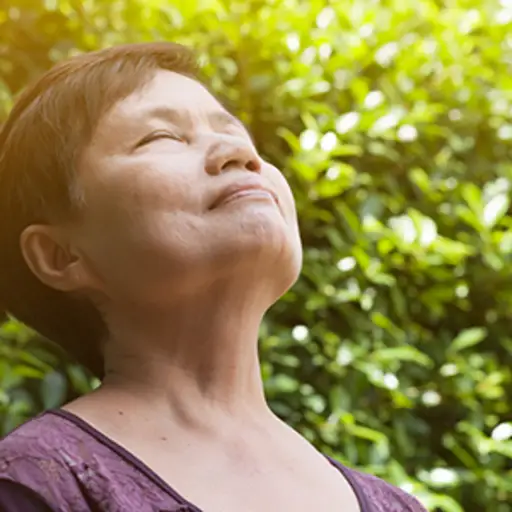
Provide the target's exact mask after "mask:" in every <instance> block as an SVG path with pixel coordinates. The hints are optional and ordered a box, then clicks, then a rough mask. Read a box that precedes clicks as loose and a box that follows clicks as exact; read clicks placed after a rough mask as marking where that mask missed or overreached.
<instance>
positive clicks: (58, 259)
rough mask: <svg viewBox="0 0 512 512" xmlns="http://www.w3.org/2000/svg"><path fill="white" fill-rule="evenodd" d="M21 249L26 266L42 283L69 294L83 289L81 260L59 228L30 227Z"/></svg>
mask: <svg viewBox="0 0 512 512" xmlns="http://www.w3.org/2000/svg"><path fill="white" fill-rule="evenodd" d="M20 248H21V252H22V254H23V258H24V259H25V262H26V264H27V265H28V267H29V268H30V270H31V271H32V273H33V274H34V275H35V276H36V277H37V278H38V279H39V280H40V281H41V282H42V283H44V284H46V285H47V286H49V287H51V288H54V289H56V290H60V291H65V292H73V291H79V290H80V289H81V288H83V283H81V282H80V281H81V280H82V277H83V272H82V271H81V269H80V268H79V267H80V265H81V262H80V258H79V257H77V256H76V255H75V254H73V252H72V251H71V250H70V244H69V241H68V240H67V239H66V237H65V236H64V234H63V233H62V232H61V231H60V230H59V229H58V228H57V227H55V226H50V225H43V224H38V225H35V224H34V225H31V226H28V227H27V228H25V230H24V231H23V232H22V234H21V237H20Z"/></svg>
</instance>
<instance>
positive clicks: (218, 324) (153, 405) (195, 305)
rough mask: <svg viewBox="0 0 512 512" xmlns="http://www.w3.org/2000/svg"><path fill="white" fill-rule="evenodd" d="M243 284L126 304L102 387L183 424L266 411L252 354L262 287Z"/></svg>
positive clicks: (189, 425) (255, 353) (255, 348)
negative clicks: (162, 301)
mask: <svg viewBox="0 0 512 512" xmlns="http://www.w3.org/2000/svg"><path fill="white" fill-rule="evenodd" d="M237 288H238V290H239V289H240V286H238V287H237ZM246 289H247V288H246ZM249 289H251V293H250V294H249V293H245V294H243V293H235V292H234V291H232V290H231V289H230V288H229V287H228V286H218V287H214V288H212V289H210V290H209V291H208V292H207V293H204V294H202V295H201V296H199V295H198V294H197V295H195V296H194V297H193V298H191V300H190V301H187V300H180V301H177V302H176V303H175V304H173V307H172V308H169V309H168V310H167V311H165V312H160V313H155V312H154V311H153V312H148V311H144V312H141V311H128V312H127V311H126V310H125V311H124V312H123V315H119V317H118V318H119V319H120V318H123V319H124V320H123V322H122V323H121V322H120V321H119V322H117V326H118V328H116V329H115V334H116V335H115V336H114V338H113V340H111V342H109V343H108V344H107V350H106V367H107V374H106V378H105V380H104V383H103V385H102V388H101V389H103V390H104V392H105V391H106V392H110V393H111V394H113V395H118V396H121V395H124V396H126V397H129V399H130V400H131V401H132V403H133V400H140V403H141V404H147V407H148V409H151V411H152V413H151V414H155V415H158V416H159V417H162V416H161V415H162V413H164V414H166V415H167V416H170V417H171V418H172V421H173V422H178V423H181V424H182V425H184V426H186V427H187V428H192V427H204V426H206V425H208V426H209V427H210V428H211V427H213V426H214V425H216V424H217V425H218V423H219V422H224V421H238V420H244V421H247V420H249V421H250V419H251V418H255V416H256V417H262V415H264V416H265V417H266V416H268V415H269V409H268V406H267V404H266V401H265V397H264V393H263V384H262V380H261V375H260V365H259V360H258V331H259V327H260V323H261V320H262V317H263V313H264V311H265V309H266V307H265V306H262V304H265V301H264V300H263V299H264V292H263V291H262V292H261V293H257V292H256V293H255V290H254V288H253V287H249ZM266 304H267V305H268V300H267V302H266ZM126 319H130V321H129V322H127V321H126ZM113 395H112V396H113ZM116 400H117V399H116Z"/></svg>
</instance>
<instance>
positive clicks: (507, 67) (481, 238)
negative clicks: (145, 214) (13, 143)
mask: <svg viewBox="0 0 512 512" xmlns="http://www.w3.org/2000/svg"><path fill="white" fill-rule="evenodd" d="M161 39H166V40H174V41H178V42H182V43H185V44H189V45H191V46H193V47H194V48H195V49H196V50H197V52H198V54H199V55H200V58H201V63H202V66H203V69H204V71H205V74H206V75H207V77H208V79H209V80H210V81H211V84H212V85H213V89H214V90H215V91H216V92H217V93H218V94H219V95H220V97H222V98H224V99H225V100H226V101H227V102H228V103H229V105H232V106H234V107H233V108H234V110H235V113H237V114H238V115H239V116H240V117H241V118H242V119H243V120H244V121H245V122H246V123H247V124H248V125H249V126H250V128H251V130H252V132H253V134H254V137H255V140H256V142H257V145H258V147H259V148H260V150H261V152H262V154H263V155H264V156H265V157H266V158H267V159H269V160H270V161H272V162H273V163H274V164H276V165H277V166H279V167H280V168H281V169H282V170H283V172H284V173H285V174H286V176H287V177H288V178H289V180H290V182H291V184H292V187H293V189H294V192H295V196H296V200H297V204H298V210H299V217H300V222H301V227H302V234H303V240H304V245H305V263H304V271H303V274H302V277H301V279H300V281H299V282H298V284H297V285H296V286H295V287H294V289H293V290H292V291H291V292H290V293H288V295H287V296H286V297H285V298H284V299H283V300H282V301H281V302H280V303H278V304H277V305H276V306H275V307H274V308H273V310H272V311H271V312H270V314H269V315H268V317H267V319H266V322H265V324H264V326H263V328H262V339H261V354H262V359H263V373H264V378H265V383H266V389H267V394H268V398H269V400H270V402H271V404H272V407H273V409H274V410H275V411H276V412H277V413H278V414H279V415H280V416H281V417H283V418H285V419H286V421H287V422H288V423H289V424H290V425H293V426H294V427H295V428H296V429H297V430H298V431H300V432H301V433H302V434H303V435H305V436H306V437H307V438H308V439H310V440H311V441H312V442H313V443H314V444H315V445H316V446H318V447H319V448H320V449H321V450H323V451H324V452H326V453H327V454H331V455H334V456H336V457H338V458H339V459H341V460H343V461H344V462H345V463H347V464H349V465H351V466H355V467H360V468H362V469H363V470H366V471H369V472H371V473H374V474H377V475H378V476H381V477H383V478H385V479H387V480H389V481H390V482H392V483H394V484H396V485H399V486H401V487H402V488H404V489H406V490H407V491H409V492H411V493H413V494H415V495H416V496H418V497H419V498H420V499H421V501H422V502H423V503H424V504H425V506H426V507H427V508H428V509H429V510H431V511H435V510H438V511H445V512H460V511H468V512H473V511H475V512H476V511H479V512H480V511H489V512H491V511H492V512H506V511H511V510H512V332H511V320H512V289H511V284H512V265H511V260H512V214H511V211H510V193H511V191H510V187H511V180H512V161H511V156H512V1H510V0H502V1H501V2H498V1H497V0H496V1H495V0H474V1H473V0H444V1H443V2H441V1H439V0H381V1H378V0H343V1H341V0H340V1H332V2H328V1H326V0H322V1H321V0H230V1H225V2H223V1H214V0H187V1H186V2H170V1H165V0H124V1H119V0H82V1H73V0H62V1H57V0H45V1H42V0H40V1H35V0H33V1H30V0H26V1H23V0H0V119H1V118H3V117H5V115H6V114H7V112H8V111H9V108H10V105H11V104H12V101H13V98H15V97H16V95H17V94H18V93H19V91H20V90H21V89H22V88H23V87H24V86H25V84H27V83H28V82H30V81H31V80H32V79H33V78H35V77H36V76H38V75H39V74H40V73H41V72H43V71H44V70H46V69H48V68H49V67H50V66H51V65H52V63H54V62H56V61H58V60H60V59H62V58H64V57H66V56H69V55H73V54H76V53H77V52H83V51H89V50H94V49H97V48H100V47H104V46H109V45H113V44H118V43H124V42H138V41H152V40H161ZM70 115H72V113H70ZM0 250H1V248H0ZM2 271H8V269H2ZM0 336H1V339H2V343H1V344H0V428H1V434H5V433H7V432H9V431H10V430H11V429H13V428H14V427H15V426H16V425H18V424H19V423H20V422H22V421H24V420H26V419H27V418H29V417H31V416H34V415H36V414H37V413H39V412H40V411H42V410H44V409H46V408H51V407H57V406H59V405H60V404H61V403H62V402H63V401H65V400H69V399H72V398H73V397H74V396H77V395H78V394H80V393H83V392H86V391H87V390H88V389H90V388H91V387H93V386H95V385H97V382H96V381H95V379H94V378H92V377H91V376H90V375H88V374H87V372H86V371H85V370H84V369H83V368H81V367H80V366H78V365H76V364H74V363H73V362H72V361H69V360H68V359H67V357H66V355H65V354H62V353H61V352H60V351H58V350H57V349H55V347H53V346H52V345H51V343H49V342H48V341H47V340H44V339H41V338H40V337H39V336H37V334H35V333H33V332H31V331H30V330H29V329H27V328H26V327H23V326H22V325H20V324H18V323H16V322H15V321H13V320H10V321H6V322H5V323H4V324H3V325H2V327H1V330H0Z"/></svg>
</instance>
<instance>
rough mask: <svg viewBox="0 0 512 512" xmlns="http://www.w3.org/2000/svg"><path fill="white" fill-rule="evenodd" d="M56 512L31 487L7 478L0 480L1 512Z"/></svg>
mask: <svg viewBox="0 0 512 512" xmlns="http://www.w3.org/2000/svg"><path fill="white" fill-rule="evenodd" d="M21 511H23V512H55V511H54V510H53V509H52V508H51V507H50V506H49V505H48V504H47V503H46V501H45V500H44V499H43V497H42V496H40V495H39V494H37V493H36V492H35V491H33V490H32V489H30V488H29V487H25V486H24V485H22V484H20V483H17V482H13V481H12V480H8V479H6V478H1V479H0V512H21Z"/></svg>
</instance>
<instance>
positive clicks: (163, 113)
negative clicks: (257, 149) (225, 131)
mask: <svg viewBox="0 0 512 512" xmlns="http://www.w3.org/2000/svg"><path fill="white" fill-rule="evenodd" d="M144 117H145V118H146V119H162V120H164V121H169V122H171V123H173V124H180V125H182V126H184V127H185V128H186V129H190V128H191V127H192V119H191V117H190V116H188V115H186V114H185V113H184V112H182V111H180V110H177V109H173V108H171V107H166V106H159V107H155V108H152V109H150V110H148V111H147V112H146V113H145V114H144ZM206 117H207V119H208V121H209V122H210V124H211V125H212V127H213V128H225V127H226V126H230V125H231V126H236V127H238V128H242V129H243V130H245V131H246V132H248V130H247V127H246V126H245V125H244V123H242V121H240V119H238V118H237V117H236V116H234V115H233V114H230V113H229V112H228V111H226V110H217V111H214V112H209V113H208V114H207V115H206Z"/></svg>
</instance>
